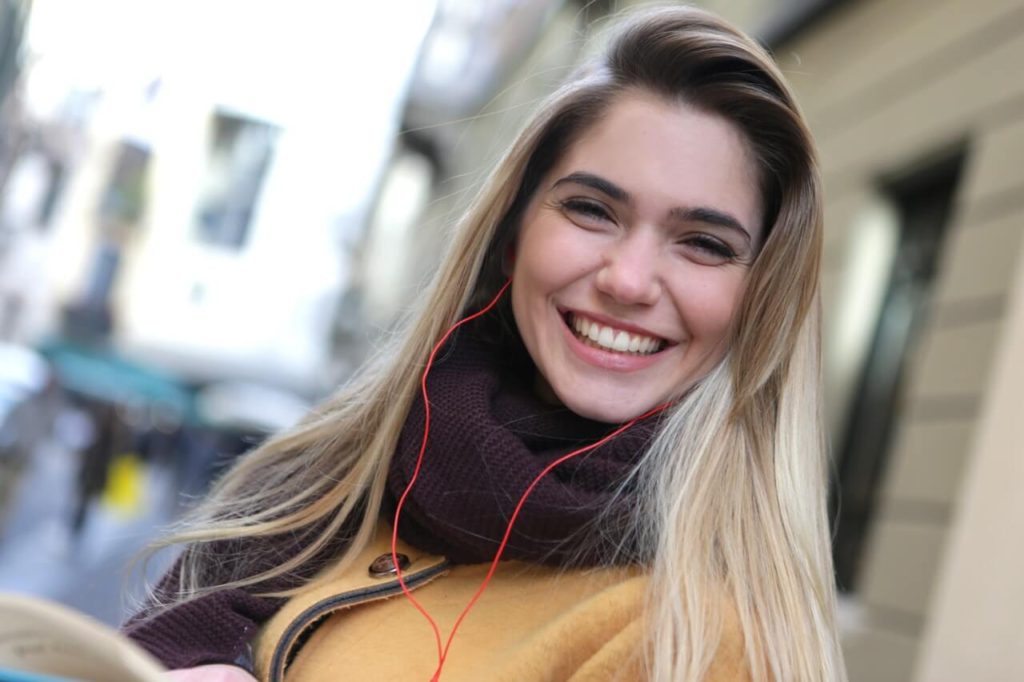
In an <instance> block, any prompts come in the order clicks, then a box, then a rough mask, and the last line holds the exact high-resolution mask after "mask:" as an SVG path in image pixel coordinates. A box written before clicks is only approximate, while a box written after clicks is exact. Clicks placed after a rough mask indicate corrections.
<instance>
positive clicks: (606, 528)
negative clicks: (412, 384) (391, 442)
mask: <svg viewBox="0 0 1024 682" xmlns="http://www.w3.org/2000/svg"><path fill="white" fill-rule="evenodd" d="M465 331H466V332H468V333H463V334H461V335H460V336H459V337H457V338H456V339H455V340H454V343H453V344H451V347H449V348H447V349H445V350H446V351H447V352H446V353H445V354H444V355H442V356H440V359H439V360H438V361H437V362H436V363H435V365H434V367H432V368H431V370H430V374H429V376H428V379H427V395H428V397H429V399H430V404H431V424H430V438H429V440H428V443H427V450H426V453H425V455H424V459H423V465H422V468H421V471H420V475H419V477H418V479H417V481H416V484H415V485H414V487H413V489H412V491H411V493H410V496H409V498H408V499H407V500H406V504H405V507H404V508H403V510H402V517H401V520H400V525H399V534H400V535H401V537H402V539H403V540H405V541H406V542H409V543H411V544H413V545H416V546H419V547H421V548H422V549H425V550H428V551H430V552H431V553H434V554H443V555H445V556H447V557H448V558H449V559H451V560H452V561H454V562H456V563H479V562H485V561H490V560H491V559H492V558H493V557H494V553H495V551H496V550H497V547H498V544H499V542H500V541H501V538H502V537H503V535H504V533H505V529H506V527H507V525H508V520H509V517H510V516H511V515H512V512H513V510H514V509H515V506H516V504H517V503H518V502H519V499H520V497H521V495H522V494H523V492H524V491H525V490H526V489H527V487H528V486H529V485H530V483H531V482H532V481H533V480H534V478H536V477H537V475H538V474H540V472H541V471H542V470H543V469H544V467H546V466H547V465H548V464H550V463H551V462H552V461H554V460H555V459H557V458H559V457H561V456H562V455H565V454H567V453H569V452H571V451H573V450H576V449H577V448H580V447H583V446H585V445H589V444H591V443H594V442H596V441H598V440H600V439H601V438H602V437H604V436H606V435H607V434H608V433H610V432H611V431H613V430H614V429H615V428H616V426H615V425H611V424H606V423H602V422H596V421H591V420H589V419H584V418H582V417H580V416H578V415H576V414H574V413H573V412H571V411H570V410H569V409H567V408H566V407H564V406H561V405H556V404H550V403H545V402H544V401H542V400H541V399H539V398H538V397H537V390H536V389H535V385H534V384H535V374H534V371H533V369H532V365H531V364H530V363H529V358H528V356H526V355H525V350H523V349H522V348H521V347H519V346H518V344H511V343H506V344H504V345H503V346H499V347H497V348H495V345H494V344H493V343H488V342H485V341H482V340H480V339H479V338H478V337H477V336H474V335H473V333H472V332H474V331H476V330H474V329H470V330H465ZM654 419H655V418H651V419H649V420H647V421H646V422H643V423H639V424H636V425H634V426H633V427H632V428H630V429H629V430H627V431H626V432H624V433H622V434H620V435H619V436H617V437H616V438H615V439H613V440H611V441H609V442H608V443H606V444H604V445H602V446H601V447H599V448H596V449H594V450H591V451H589V452H585V453H583V454H581V455H579V456H578V457H576V458H574V459H570V460H569V461H567V462H565V463H563V464H561V465H559V466H558V467H557V468H556V469H554V470H553V471H552V472H551V473H549V474H548V475H547V476H546V477H545V478H543V479H542V480H541V482H540V484H539V485H538V486H537V487H536V488H535V489H534V491H533V492H532V493H531V495H530V497H529V498H527V501H526V505H525V506H524V508H523V510H522V512H521V513H520V515H519V518H518V519H517V521H516V523H515V526H514V528H513V531H512V535H511V537H510V541H509V544H508V547H507V548H506V550H505V554H504V555H503V558H504V559H519V560H523V561H530V562H538V563H552V564H565V563H567V562H574V563H584V564H594V563H601V562H605V561H608V560H609V552H612V551H615V550H616V549H619V550H624V554H622V555H620V556H618V557H616V558H618V559H620V560H632V559H634V558H635V556H636V553H637V548H636V547H635V546H634V543H633V540H632V538H630V537H629V536H628V535H626V534H625V532H624V529H625V528H626V527H628V521H629V515H630V511H631V508H632V507H633V504H634V500H633V497H632V495H631V491H630V490H629V489H628V486H627V488H626V490H624V491H623V493H624V494H622V495H616V494H615V491H616V488H617V487H619V484H620V483H622V482H624V481H627V479H628V477H629V473H630V472H631V471H632V470H633V469H634V468H635V467H636V464H637V461H638V459H639V457H640V456H641V454H642V453H643V452H644V450H645V449H646V447H647V445H648V444H649V442H650V439H651V438H652V437H653V431H654V428H653V423H654ZM423 421H424V410H423V401H422V398H421V397H420V396H417V399H416V401H415V402H414V404H413V406H412V408H411V410H410V412H409V417H408V419H407V420H406V423H405V427H404V428H403V430H402V433H401V437H400V439H399V443H398V449H397V451H396V453H395V458H394V460H393V461H392V465H391V471H390V475H389V477H388V492H389V493H390V495H389V496H390V498H391V499H390V501H389V504H387V505H386V511H387V512H390V513H392V514H393V508H394V501H395V500H397V499H398V497H399V496H400V495H401V494H402V491H403V490H405V487H406V485H407V484H408V482H409V480H410V478H411V477H412V473H413V470H414V468H415V465H416V458H417V455H418V454H419V449H420V443H421V442H422V437H423Z"/></svg>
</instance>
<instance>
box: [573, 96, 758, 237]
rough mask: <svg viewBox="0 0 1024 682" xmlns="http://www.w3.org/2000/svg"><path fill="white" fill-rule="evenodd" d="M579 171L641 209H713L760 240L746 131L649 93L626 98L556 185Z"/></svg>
mask: <svg viewBox="0 0 1024 682" xmlns="http://www.w3.org/2000/svg"><path fill="white" fill-rule="evenodd" d="M576 171H585V172H589V173H594V174H597V175H600V176H602V177H604V178H606V179H608V180H611V181H612V182H614V183H615V184H617V185H619V186H621V187H623V188H624V189H626V190H627V192H628V193H629V194H630V196H631V197H636V199H637V202H638V204H639V206H638V208H641V209H642V208H649V209H652V210H654V209H664V208H666V206H667V207H668V208H672V207H677V206H682V207H694V206H707V207H710V208H715V209H718V210H722V211H727V212H729V213H730V214H732V215H734V216H736V217H737V218H738V219H739V220H740V222H741V223H742V224H743V225H744V226H745V227H747V228H748V229H750V230H752V231H754V232H756V234H752V235H751V236H752V237H754V238H755V239H756V238H757V237H758V236H759V234H760V229H761V211H762V209H761V197H760V191H759V188H758V185H759V183H758V178H757V169H756V165H755V163H754V161H753V155H752V153H751V152H750V149H749V145H748V143H747V141H746V139H745V138H744V136H743V134H742V133H741V132H740V131H739V129H738V128H737V127H736V126H735V125H734V124H732V123H731V122H729V121H728V120H726V119H725V118H723V117H721V116H718V115H716V114H709V113H706V112H703V111H701V110H699V109H696V108H694V107H692V106H688V105H686V104H682V103H676V102H669V101H666V100H664V99H662V98H660V97H657V96H655V95H649V94H647V93H642V92H639V93H629V94H626V95H624V96H621V97H620V98H619V99H617V100H616V101H615V102H614V103H613V104H612V105H611V106H610V107H609V108H608V110H607V112H606V113H605V114H604V116H602V117H601V119H600V120H598V121H597V123H595V124H594V125H593V126H591V127H590V128H588V129H587V130H586V131H585V132H584V133H583V134H582V135H581V136H580V137H579V139H578V140H576V142H575V143H574V144H573V145H571V146H570V147H569V149H568V150H567V152H566V154H565V155H564V156H563V157H562V158H561V159H560V160H559V162H558V163H557V164H556V166H555V168H554V170H553V175H555V178H554V179H557V177H561V176H563V175H565V174H567V173H572V172H576Z"/></svg>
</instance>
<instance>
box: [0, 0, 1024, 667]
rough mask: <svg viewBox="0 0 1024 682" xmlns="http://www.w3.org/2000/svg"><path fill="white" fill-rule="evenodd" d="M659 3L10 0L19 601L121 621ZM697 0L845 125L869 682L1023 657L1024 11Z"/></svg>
mask: <svg viewBox="0 0 1024 682" xmlns="http://www.w3.org/2000/svg"><path fill="white" fill-rule="evenodd" d="M636 4H642V3H634V2H629V1H627V0H619V1H616V0H589V1H586V0H576V1H573V0H384V1H381V2H344V3H324V2H308V1H306V0H299V1H297V2H290V3H282V2H269V1H265V2H264V1H252V0H250V1H247V2H243V1H242V0H209V1H207V2H203V3H187V2H171V1H170V0H91V1H90V2H81V1H79V0H0V591H16V592H25V593H31V594H37V595H40V596H45V597H48V598H51V599H56V600H58V601H62V602H65V603H68V604H70V605H73V606H75V607H76V608H79V609H81V610H84V611H86V612H88V613H91V614H92V615H94V616H96V617H97V618H99V619H101V620H104V621H106V622H109V623H111V624H116V623H118V622H120V620H121V619H122V618H123V617H124V615H125V613H126V612H127V610H128V609H130V607H131V602H130V601H129V599H128V598H127V597H126V595H130V594H132V593H138V590H139V587H140V585H141V581H142V580H143V577H144V576H143V573H142V571H140V570H137V571H135V572H134V573H129V572H128V571H127V566H128V564H129V561H130V559H131V557H133V556H134V554H135V553H136V552H137V551H138V550H139V549H141V548H142V547H143V546H145V544H146V543H147V542H148V541H150V540H151V539H152V538H153V537H154V536H155V535H156V534H158V533H159V532H160V531H161V529H162V528H164V527H166V525H167V524H169V523H170V522H172V521H173V520H174V519H176V518H178V516H179V515H180V514H181V513H182V511H183V510H184V509H186V508H187V507H188V506H189V505H190V504H191V503H192V502H193V501H194V500H196V499H197V498H199V497H201V496H202V495H203V494H204V492H205V491H206V490H207V488H208V486H209V484H210V482H211V481H212V480H213V479H214V478H215V477H216V476H217V474H218V473H219V472H220V471H221V470H222V469H223V468H224V467H225V466H227V465H228V464H230V462H231V461H232V459H233V458H234V457H237V456H238V455H240V454H242V453H243V452H245V451H246V450H247V449H249V448H251V447H252V446H253V445H254V444H257V443H259V442H260V441H261V440H262V439H263V438H265V437H266V436H267V435H268V434H271V433H274V432H276V431H278V430H280V429H283V428H287V427H288V426H290V425H292V424H294V423H295V422H296V421H298V420H299V419H301V418H302V416H303V415H304V414H306V413H307V412H308V411H309V410H310V409H312V407H313V406H315V405H316V403H317V402H318V401H320V400H322V399H323V398H324V397H326V396H327V395H328V394H330V393H331V392H332V391H333V390H334V389H335V388H336V387H337V386H339V385H340V384H342V383H343V382H344V381H345V380H346V378H347V377H348V376H349V375H350V374H351V373H352V371H353V370H354V368H356V367H357V366H358V365H359V364H360V362H362V361H363V360H364V359H365V358H366V357H367V355H368V354H369V353H371V352H372V351H373V349H374V347H375V344H376V343H377V342H378V340H379V339H380V338H382V335H385V334H387V333H388V330H389V329H391V328H393V325H394V324H395V323H396V322H397V321H398V320H399V319H400V318H401V316H402V314H403V312H404V311H405V310H406V309H407V307H408V306H409V305H410V303H411V301H412V299H413V297H414V294H415V292H417V291H418V290H419V289H420V288H421V287H422V285H423V283H424V282H425V281H426V279H427V278H428V277H429V275H430V274H431V273H432V270H433V268H434V266H435V265H436V263H437V262H438V260H439V258H440V257H441V254H442V252H443V250H444V248H445V246H446V244H447V241H448V239H447V235H448V233H449V231H450V229H451V228H452V226H453V224H454V223H455V221H456V220H457V218H458V216H459V214H460V211H461V210H462V209H463V208H464V207H465V206H466V204H467V203H468V202H469V201H470V200H471V199H472V197H473V191H474V189H475V188H476V187H477V186H478V185H479V183H480V181H481V180H482V179H483V177H484V176H485V175H486V173H487V171H488V169H489V167H490V165H491V164H492V163H493V162H494V160H495V159H496V158H497V157H498V156H499V155H500V154H501V153H502V151H503V150H504V147H505V146H506V145H507V144H508V142H509V141H510V140H511V139H512V137H513V136H514V135H515V133H516V131H517V129H518V127H519V126H520V125H521V124H522V122H523V121H524V120H525V119H526V117H527V116H528V115H529V113H530V112H531V110H532V109H533V108H534V107H535V106H536V105H537V103H538V102H539V101H540V100H541V99H542V98H543V97H544V96H545V95H546V94H548V93H550V92H551V91H552V90H553V89H554V88H556V87H557V86H558V84H559V83H560V82H561V81H562V80H563V79H564V78H565V76H566V75H567V74H568V73H569V72H570V71H571V69H572V68H573V67H574V65H576V64H577V63H578V62H579V60H580V59H581V58H582V57H583V56H584V55H582V54H581V50H582V49H583V46H584V43H585V42H586V40H587V39H588V38H589V37H591V36H592V35H594V34H595V32H599V31H600V29H601V27H602V25H603V23H604V22H605V21H606V20H607V19H608V17H609V16H611V15H614V14H615V13H616V12H618V11H619V10H623V9H628V8H629V7H630V6H633V5H636ZM694 4H698V5H702V6H706V7H708V8H710V9H713V10H715V11H718V12H719V13H721V14H723V15H724V16H726V17H728V18H730V19H732V20H733V21H735V22H736V23H738V24H739V25H741V26H742V27H743V28H745V29H746V30H748V31H749V32H751V33H752V34H753V35H755V36H756V37H757V38H758V39H759V40H761V41H762V42H763V43H764V44H765V45H766V46H767V47H768V48H769V49H771V50H772V51H773V53H774V54H775V55H776V57H777V59H778V60H779V62H780V65H781V66H782V68H783V70H784V71H785V72H786V74H787V76H788V77H789V78H790V80H791V83H792V84H793V86H794V88H795V90H796V92H797V96H798V99H799V100H800V102H801V105H802V106H803V108H804V110H805V112H806V114H807V116H808V119H809V121H810V123H811V127H812V129H813V130H814V132H815V135H816V138H817V140H818V144H819V147H820V156H821V165H822V170H823V175H824V180H825V188H826V195H827V201H828V204H827V216H826V245H825V249H826V253H825V261H824V270H823V305H824V310H825V323H826V348H825V357H824V367H825V379H826V385H827V404H826V415H827V419H828V423H829V428H830V432H831V436H830V439H831V450H832V458H833V469H834V481H833V491H832V492H833V494H832V500H833V503H832V512H833V518H834V536H835V542H834V545H835V546H834V551H835V557H836V567H837V580H838V584H839V586H840V589H841V593H842V595H843V597H842V613H841V615H842V623H843V644H844V648H845V650H846V655H847V659H848V666H849V670H850V677H851V680H853V681H854V682H886V681H889V680H893V681H896V680H899V681H903V680H915V681H928V682H932V681H938V680H951V681H952V680H957V681H962V680H1009V679H1024V625H1022V624H1021V623H1022V622H1024V621H1022V620H1021V618H1020V616H1019V614H1020V613H1021V612H1024V587H1022V585H1024V583H1022V582H1021V581H1020V580H1019V576H1020V575H1022V574H1024V547H1022V545H1024V543H1022V540H1024V496H1022V495H1020V494H1019V492H1018V491H1019V490H1021V489H1024V452H1022V450H1024V446H1022V443H1024V419H1022V417H1024V412H1022V407H1021V406H1022V405H1024V354H1022V353H1021V352H1020V349H1022V348H1024V259H1022V255H1024V240H1022V239H1021V237H1022V235H1024V163H1022V162H1021V159H1022V158H1024V71H1022V65H1024V3H1022V2H1021V0H973V1H972V0H743V1H741V0H731V1H730V0H720V1H718V0H708V1H706V2H696V3H694ZM1019 356H1021V357H1019ZM169 560H170V557H161V558H160V559H158V560H157V561H155V562H154V563H153V564H152V565H151V566H149V567H148V569H147V570H148V574H149V576H150V578H152V577H154V576H156V575H158V574H159V573H160V572H161V571H162V570H163V568H165V567H166V565H167V562H168V561H169Z"/></svg>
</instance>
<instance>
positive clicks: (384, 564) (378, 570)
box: [370, 552, 409, 578]
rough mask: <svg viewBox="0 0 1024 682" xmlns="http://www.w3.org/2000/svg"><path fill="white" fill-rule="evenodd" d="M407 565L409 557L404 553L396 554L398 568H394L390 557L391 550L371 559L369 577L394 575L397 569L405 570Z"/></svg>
mask: <svg viewBox="0 0 1024 682" xmlns="http://www.w3.org/2000/svg"><path fill="white" fill-rule="evenodd" d="M408 566H409V557H407V556H406V555H404V554H399V555H398V568H395V562H394V560H393V559H392V558H391V552H388V553H387V554H381V555H380V556H379V557H377V558H376V559H374V560H373V563H372V564H370V577H371V578H386V577H387V576H389V575H395V574H396V573H398V570H399V569H401V570H403V571H404V570H405V569H406V568H408Z"/></svg>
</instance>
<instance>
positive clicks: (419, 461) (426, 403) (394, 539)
mask: <svg viewBox="0 0 1024 682" xmlns="http://www.w3.org/2000/svg"><path fill="white" fill-rule="evenodd" d="M511 284H512V280H511V279H509V280H508V281H507V282H505V284H504V286H502V287H501V289H499V290H498V293H497V294H495V295H494V298H493V299H491V302H490V303H488V304H487V305H486V306H484V307H483V308H482V309H480V310H479V311H477V312H475V313H473V314H472V315H470V316H468V317H465V318H463V319H461V320H459V321H458V322H456V323H455V324H453V325H452V326H451V327H450V328H449V329H448V331H446V332H445V333H444V335H443V336H442V337H441V340H440V341H438V342H437V343H436V344H434V348H433V349H432V350H431V351H430V356H429V357H428V358H427V365H426V367H424V368H423V377H422V378H421V379H420V392H421V393H422V395H423V417H424V419H423V442H421V443H420V451H419V454H418V455H417V457H416V466H415V468H414V469H413V472H412V477H411V478H410V479H409V483H408V484H407V485H406V486H405V490H404V491H403V492H402V496H401V497H400V498H399V499H398V505H397V506H396V507H395V522H394V526H393V527H392V529H391V561H392V562H393V565H394V567H395V575H396V577H397V578H398V584H399V586H400V587H401V588H402V594H404V595H405V597H406V598H407V599H408V600H409V601H410V602H412V605H413V606H414V607H416V610H417V611H419V612H420V613H422V614H423V617H424V618H426V619H427V622H428V623H429V624H430V628H431V629H432V630H433V631H434V641H435V643H436V645H437V659H438V661H444V650H443V649H442V647H441V630H440V628H438V626H437V623H436V622H434V619H433V618H431V617H430V614H429V613H427V610H426V609H424V608H423V606H422V605H421V604H420V603H419V601H417V600H416V598H415V597H413V596H412V592H411V591H410V590H409V586H408V585H406V584H405V577H404V576H403V575H402V567H401V566H400V565H399V562H398V520H399V517H400V516H401V514H402V507H404V506H405V500H406V498H407V497H409V493H410V491H412V487H413V485H414V484H415V483H416V479H417V478H419V475H420V468H421V467H422V466H423V455H424V453H426V451H427V439H428V438H429V436H430V400H429V399H428V398H427V374H429V373H430V368H431V366H433V364H434V358H435V357H436V356H437V354H438V352H439V351H440V350H441V347H442V346H444V344H445V342H446V341H448V338H449V337H450V336H451V335H452V334H453V333H454V332H455V330H456V329H458V328H459V327H461V326H462V325H464V324H466V323H467V322H470V321H472V320H475V319H476V318H478V317H480V316H481V315H484V314H486V313H487V312H489V311H490V310H491V309H492V308H494V306H496V305H497V304H498V301H499V300H500V299H501V297H502V295H503V294H504V293H505V291H506V290H507V289H508V288H509V286H510V285H511ZM438 668H439V669H440V665H439V666H438Z"/></svg>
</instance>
